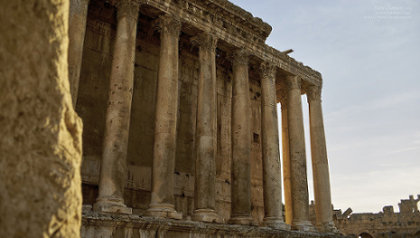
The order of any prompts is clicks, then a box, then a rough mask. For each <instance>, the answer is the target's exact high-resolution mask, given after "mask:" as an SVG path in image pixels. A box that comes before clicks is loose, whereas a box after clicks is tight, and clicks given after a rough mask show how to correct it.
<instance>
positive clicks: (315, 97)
mask: <svg viewBox="0 0 420 238" xmlns="http://www.w3.org/2000/svg"><path fill="white" fill-rule="evenodd" d="M305 91H306V97H307V99H308V103H311V102H313V101H321V91H322V90H321V87H319V86H314V85H312V86H309V87H307V88H305Z"/></svg>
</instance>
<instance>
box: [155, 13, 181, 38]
mask: <svg viewBox="0 0 420 238" xmlns="http://www.w3.org/2000/svg"><path fill="white" fill-rule="evenodd" d="M181 25H182V24H181V21H180V20H179V19H177V18H175V17H173V16H171V15H168V14H165V15H161V16H160V17H159V22H158V24H157V27H158V30H159V31H160V32H165V33H167V34H170V35H172V36H175V37H179V34H180V33H181Z"/></svg>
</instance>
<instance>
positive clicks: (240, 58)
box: [233, 49, 250, 65]
mask: <svg viewBox="0 0 420 238" xmlns="http://www.w3.org/2000/svg"><path fill="white" fill-rule="evenodd" d="M249 55H250V53H249V52H248V51H247V50H244V49H238V50H235V51H234V52H233V64H237V65H248V62H249Z"/></svg>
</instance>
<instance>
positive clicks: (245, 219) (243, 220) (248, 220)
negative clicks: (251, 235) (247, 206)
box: [229, 216, 254, 225]
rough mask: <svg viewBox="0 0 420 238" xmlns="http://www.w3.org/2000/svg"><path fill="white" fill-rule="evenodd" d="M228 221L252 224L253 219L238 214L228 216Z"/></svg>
mask: <svg viewBox="0 0 420 238" xmlns="http://www.w3.org/2000/svg"><path fill="white" fill-rule="evenodd" d="M229 223H230V224H236V225H254V219H252V217H251V216H238V217H232V218H230V220H229Z"/></svg>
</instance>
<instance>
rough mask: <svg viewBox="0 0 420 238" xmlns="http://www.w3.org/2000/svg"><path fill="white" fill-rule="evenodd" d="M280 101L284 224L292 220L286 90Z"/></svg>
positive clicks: (289, 223)
mask: <svg viewBox="0 0 420 238" xmlns="http://www.w3.org/2000/svg"><path fill="white" fill-rule="evenodd" d="M280 103H281V127H282V134H281V135H282V149H283V186H284V212H285V219H286V224H288V225H291V224H292V220H293V199H292V185H291V178H290V148H289V126H288V122H287V120H288V110H287V104H288V103H287V91H286V90H284V91H283V92H282V95H281V97H280Z"/></svg>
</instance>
